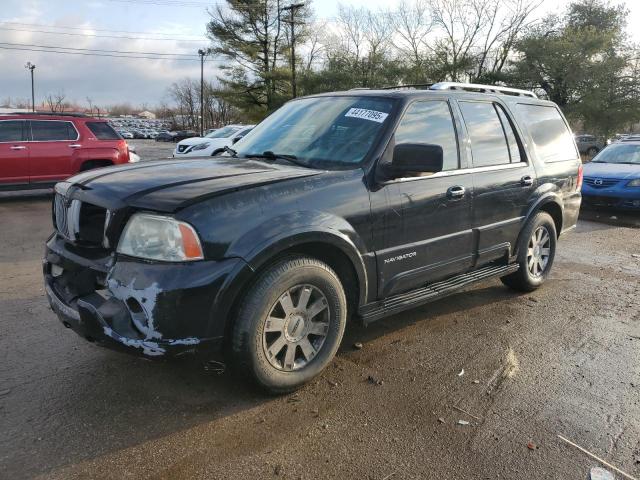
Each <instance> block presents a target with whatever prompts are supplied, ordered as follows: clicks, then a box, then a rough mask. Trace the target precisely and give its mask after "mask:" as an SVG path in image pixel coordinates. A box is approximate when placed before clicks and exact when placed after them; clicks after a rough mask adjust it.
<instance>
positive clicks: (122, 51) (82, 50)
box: [0, 42, 197, 58]
mask: <svg viewBox="0 0 640 480" xmlns="http://www.w3.org/2000/svg"><path fill="white" fill-rule="evenodd" d="M0 44H2V45H9V46H11V47H35V48H48V49H56V50H72V51H81V52H89V53H95V52H98V53H122V54H135V55H154V56H178V57H190V58H195V57H197V55H196V54H193V53H161V52H136V51H127V50H103V49H99V48H73V47H60V46H57V45H36V44H32V43H10V42H0Z"/></svg>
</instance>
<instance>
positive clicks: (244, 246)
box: [227, 211, 369, 303]
mask: <svg viewBox="0 0 640 480" xmlns="http://www.w3.org/2000/svg"><path fill="white" fill-rule="evenodd" d="M282 225H288V228H287V229H286V230H285V231H283V229H282ZM308 243H324V244H328V245H332V246H334V247H336V248H338V249H339V250H340V251H341V252H342V253H344V254H345V255H346V256H347V257H348V258H349V260H350V261H351V264H352V266H353V268H354V270H355V272H356V275H357V277H358V278H357V280H358V283H359V286H360V299H359V300H360V303H364V302H365V299H366V298H367V292H368V288H369V282H368V280H367V278H368V277H367V268H366V266H365V262H364V260H363V256H364V255H365V254H366V253H367V248H366V245H365V243H364V241H363V239H362V238H361V237H360V236H359V235H358V233H357V232H356V231H355V229H354V228H353V226H352V225H351V224H349V223H348V222H347V221H346V220H344V219H343V218H340V217H338V216H335V215H332V214H328V213H325V212H319V211H300V212H295V213H289V214H286V215H282V216H281V217H274V218H270V219H269V220H268V221H265V222H264V223H262V224H259V225H257V226H256V227H255V228H253V229H252V230H250V231H248V232H247V233H246V234H245V235H243V236H242V237H240V238H239V239H237V240H236V241H234V242H233V243H232V244H231V245H230V246H229V249H228V251H227V256H229V257H232V256H233V257H240V258H242V259H244V260H245V261H246V262H247V264H248V265H249V266H250V267H251V268H252V269H254V270H257V269H259V268H260V267H262V266H263V265H264V264H265V263H266V262H268V261H270V260H271V259H272V258H274V257H275V256H277V255H279V254H280V253H282V252H284V251H286V250H288V249H290V248H292V247H295V246H297V245H303V244H308Z"/></svg>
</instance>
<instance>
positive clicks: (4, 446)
mask: <svg viewBox="0 0 640 480" xmlns="http://www.w3.org/2000/svg"><path fill="white" fill-rule="evenodd" d="M169 148H170V147H169ZM50 201H51V197H50V194H48V193H44V194H43V193H35V194H33V193H32V194H28V195H12V194H3V195H2V196H0V245H1V246H2V248H1V249H0V478H3V479H5V478H6V479H12V480H13V479H23V478H34V477H41V478H54V479H65V480H67V479H76V478H77V479H80V478H117V479H122V478H136V479H137V478H189V479H192V478H203V479H205V478H206V479H217V478H225V479H229V478H238V479H240V478H242V479H244V478H247V479H259V478H260V479H261V478H289V479H318V478H336V479H344V478H357V479H379V480H383V479H386V480H389V479H394V480H396V479H454V478H455V479H480V478H486V479H497V478H503V479H532V478H553V479H585V478H587V475H588V472H589V469H590V468H591V467H593V466H598V465H600V464H599V463H598V461H596V460H594V459H593V458H591V457H590V456H588V455H587V454H585V453H583V452H582V451H581V450H579V449H578V448H576V447H574V446H572V445H569V444H568V443H566V442H565V441H564V440H562V439H560V438H559V436H558V435H561V436H563V437H564V438H566V439H568V440H570V441H571V442H573V443H575V444H576V445H578V446H580V447H582V448H584V449H585V450H587V451H589V452H591V453H592V454H594V455H596V456H598V457H600V458H602V459H603V460H605V461H607V462H608V463H610V464H612V465H614V466H616V467H617V468H619V469H621V470H623V471H625V472H626V473H627V474H629V475H631V476H635V477H636V478H638V477H640V230H638V228H639V227H640V218H639V217H638V216H635V217H634V216H622V217H620V216H619V215H616V214H612V213H611V212H596V213H593V212H591V213H589V212H587V213H586V215H588V218H591V219H595V220H604V221H606V222H607V223H603V222H601V221H598V222H593V221H585V220H581V221H580V222H579V224H578V228H577V229H576V230H575V231H574V232H573V233H570V234H568V235H567V236H566V238H564V239H562V240H561V242H560V243H559V251H558V256H557V258H556V264H555V266H554V269H553V273H552V275H551V279H550V280H549V281H548V282H547V283H546V284H545V285H544V287H543V288H541V289H539V290H537V291H536V292H534V293H531V294H518V293H514V292H512V291H510V290H508V289H507V288H505V287H503V286H502V284H501V283H500V282H499V281H489V282H486V283H483V284H479V285H477V286H476V287H474V288H471V289H468V290H466V291H464V292H461V293H458V294H456V295H454V296H452V297H449V298H447V299H444V300H441V301H438V302H436V303H432V304H429V305H425V306H423V307H421V308H417V309H414V310H411V311H409V312H405V313H402V314H399V315H395V316H394V317H390V318H387V319H385V320H382V321H380V322H377V323H376V324H373V325H372V326H370V327H368V328H366V329H365V328H362V327H360V326H358V325H356V324H352V325H350V326H349V327H348V329H347V333H346V337H345V339H344V342H343V347H342V349H341V351H340V353H339V354H338V356H337V358H336V359H335V361H334V362H333V364H332V365H331V366H330V368H329V369H328V370H327V371H326V372H325V373H324V374H323V375H322V376H321V377H319V378H318V379H317V380H316V381H314V382H313V383H311V384H310V385H308V386H307V387H305V388H303V389H302V390H301V391H299V392H298V393H296V394H293V395H287V396H282V397H270V396H266V395H264V394H262V393H261V392H259V391H257V390H255V389H254V388H252V387H251V386H249V385H247V384H246V383H244V382H243V381H240V380H239V379H237V378H235V377H234V376H232V375H230V374H229V373H225V374H222V375H218V374H217V373H216V372H214V371H212V370H207V369H205V368H204V366H203V365H202V364H200V363H198V362H197V361H195V360H194V359H185V360H181V361H178V362H151V361H146V360H143V359H138V358H133V357H129V356H126V355H123V354H119V353H116V352H111V351H108V350H104V349H101V348H99V347H97V346H94V345H92V344H89V343H87V342H86V341H84V340H83V339H81V338H79V337H78V336H76V335H75V334H74V333H73V332H71V331H70V330H67V329H65V328H63V326H62V325H61V324H60V323H59V322H58V320H57V319H56V317H55V316H54V314H53V313H52V312H51V310H50V309H49V307H48V305H47V302H46V299H45V296H44V290H43V286H42V275H41V257H42V253H43V245H44V241H45V239H46V238H47V236H48V235H49V234H50V232H51V230H52V227H51V215H50ZM589 215H591V216H589ZM592 215H601V217H600V218H595V217H593V216H592ZM612 216H613V217H616V218H615V219H612V218H610V217H612ZM605 217H606V218H605ZM621 218H622V220H621ZM356 342H360V343H362V348H361V349H356V348H354V347H353V345H354V344H355V343H356ZM460 421H462V424H461V423H460ZM465 422H468V423H465ZM618 478H622V477H621V476H618Z"/></svg>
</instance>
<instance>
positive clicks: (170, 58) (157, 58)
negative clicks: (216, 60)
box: [0, 43, 198, 62]
mask: <svg viewBox="0 0 640 480" xmlns="http://www.w3.org/2000/svg"><path fill="white" fill-rule="evenodd" d="M0 49H1V50H15V51H23V52H44V53H60V54H65V55H82V56H85V57H112V58H138V59H146V60H171V61H176V62H178V61H187V62H194V61H198V58H181V57H178V58H176V57H149V56H142V55H114V54H108V53H87V52H68V51H67V52H65V51H59V50H45V49H42V48H26V47H5V46H3V44H1V43H0Z"/></svg>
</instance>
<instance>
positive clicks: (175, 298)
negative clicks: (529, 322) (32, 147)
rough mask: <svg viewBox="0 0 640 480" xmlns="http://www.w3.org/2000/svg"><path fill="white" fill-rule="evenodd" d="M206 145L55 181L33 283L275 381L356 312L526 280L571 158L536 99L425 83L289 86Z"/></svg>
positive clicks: (104, 328) (570, 214)
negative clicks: (250, 124) (198, 154)
mask: <svg viewBox="0 0 640 480" xmlns="http://www.w3.org/2000/svg"><path fill="white" fill-rule="evenodd" d="M234 148H235V150H233V149H231V148H227V151H226V152H225V153H224V154H223V155H222V156H219V157H217V158H213V159H212V158H211V157H209V158H202V159H188V160H184V159H182V160H180V161H172V160H170V161H163V162H152V163H142V164H136V165H131V166H124V167H112V168H109V169H101V170H98V171H93V172H87V173H83V174H80V175H77V176H75V177H73V178H71V179H70V180H68V181H67V182H63V183H59V184H58V185H57V186H56V196H55V200H54V208H53V221H54V225H55V233H54V234H53V235H52V236H51V237H50V238H49V240H48V241H47V247H46V257H45V261H44V276H45V286H46V293H47V296H48V298H49V301H50V303H51V306H52V308H53V310H54V311H55V312H56V313H57V314H58V316H59V318H60V319H61V321H62V322H63V323H64V325H65V326H67V327H69V328H72V329H73V330H74V331H76V332H77V333H78V334H79V335H81V336H82V337H84V338H86V339H87V340H89V341H92V342H96V343H98V344H101V345H104V346H108V347H111V348H115V349H119V350H124V351H129V352H137V353H141V354H144V355H146V356H152V357H155V356H157V357H162V356H171V355H181V354H184V353H194V352H195V353H199V354H201V355H203V356H205V357H206V358H216V357H215V355H216V354H217V353H218V352H225V353H226V354H227V355H226V356H225V357H224V358H230V359H231V360H232V363H233V365H235V366H237V367H238V370H239V371H242V372H246V373H249V374H250V375H252V376H253V378H254V379H255V380H257V382H258V383H259V384H260V385H261V386H263V387H265V388H266V389H268V390H270V391H275V392H285V391H290V390H293V389H295V388H297V387H299V386H300V385H302V384H304V383H305V382H307V381H309V380H310V379H311V378H313V377H314V376H315V375H317V374H318V373H320V372H321V371H322V370H323V368H325V367H326V366H327V364H328V363H329V362H330V361H331V359H332V358H333V356H334V355H335V353H336V351H337V349H338V346H339V344H340V341H341V339H342V335H343V332H344V329H345V324H346V322H347V319H348V318H350V317H354V318H358V319H360V320H361V321H363V322H364V323H365V324H366V323H369V322H372V321H374V320H378V319H380V318H382V317H384V316H386V315H389V314H392V313H396V312H399V311H402V310H404V309H408V308H411V307H414V306H416V305H420V304H424V303H425V302H428V301H431V300H434V299H437V298H441V297H443V296H445V295H447V294H449V293H451V292H454V291H456V290H458V289H460V288H463V287H466V286H467V285H469V284H471V283H473V282H477V281H479V280H483V279H486V278H490V277H500V278H501V279H502V281H503V282H504V283H505V284H506V285H508V286H510V287H513V288H515V289H517V290H521V291H530V290H533V289H535V288H537V287H538V286H540V285H541V284H542V283H543V282H544V280H545V279H546V278H547V276H548V275H549V271H550V269H551V266H552V264H553V259H554V254H555V250H556V242H557V238H558V236H559V235H560V234H561V233H564V232H566V231H568V230H570V229H571V228H573V227H574V226H575V225H576V220H577V217H578V211H579V207H580V200H581V197H580V186H581V181H582V178H581V177H582V169H581V163H580V159H579V155H578V151H577V149H576V144H575V142H574V139H573V136H572V134H571V132H570V130H569V127H568V125H567V122H566V121H565V119H564V118H563V116H562V114H561V112H560V110H559V109H558V108H557V106H556V105H554V104H553V103H550V102H548V101H542V100H539V99H537V98H536V96H535V95H534V94H532V93H531V92H526V91H520V90H515V89H508V88H501V87H492V86H482V85H466V84H451V83H444V84H443V83H441V84H436V85H433V86H431V87H430V88H429V89H426V90H420V89H406V88H405V89H403V88H396V89H389V90H384V89H383V90H354V91H348V92H339V93H329V94H323V95H316V96H311V97H305V98H300V99H297V100H293V101H291V102H289V103H287V104H286V105H284V106H283V107H282V108H280V109H279V110H277V111H276V112H275V113H273V114H272V115H271V116H269V117H268V118H267V119H266V120H264V121H263V122H262V123H261V124H260V125H258V126H257V127H256V128H255V129H254V130H253V131H252V132H251V133H249V134H248V135H247V136H246V137H244V138H243V139H242V140H240V141H239V142H238V143H237V144H235V145H234Z"/></svg>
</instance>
